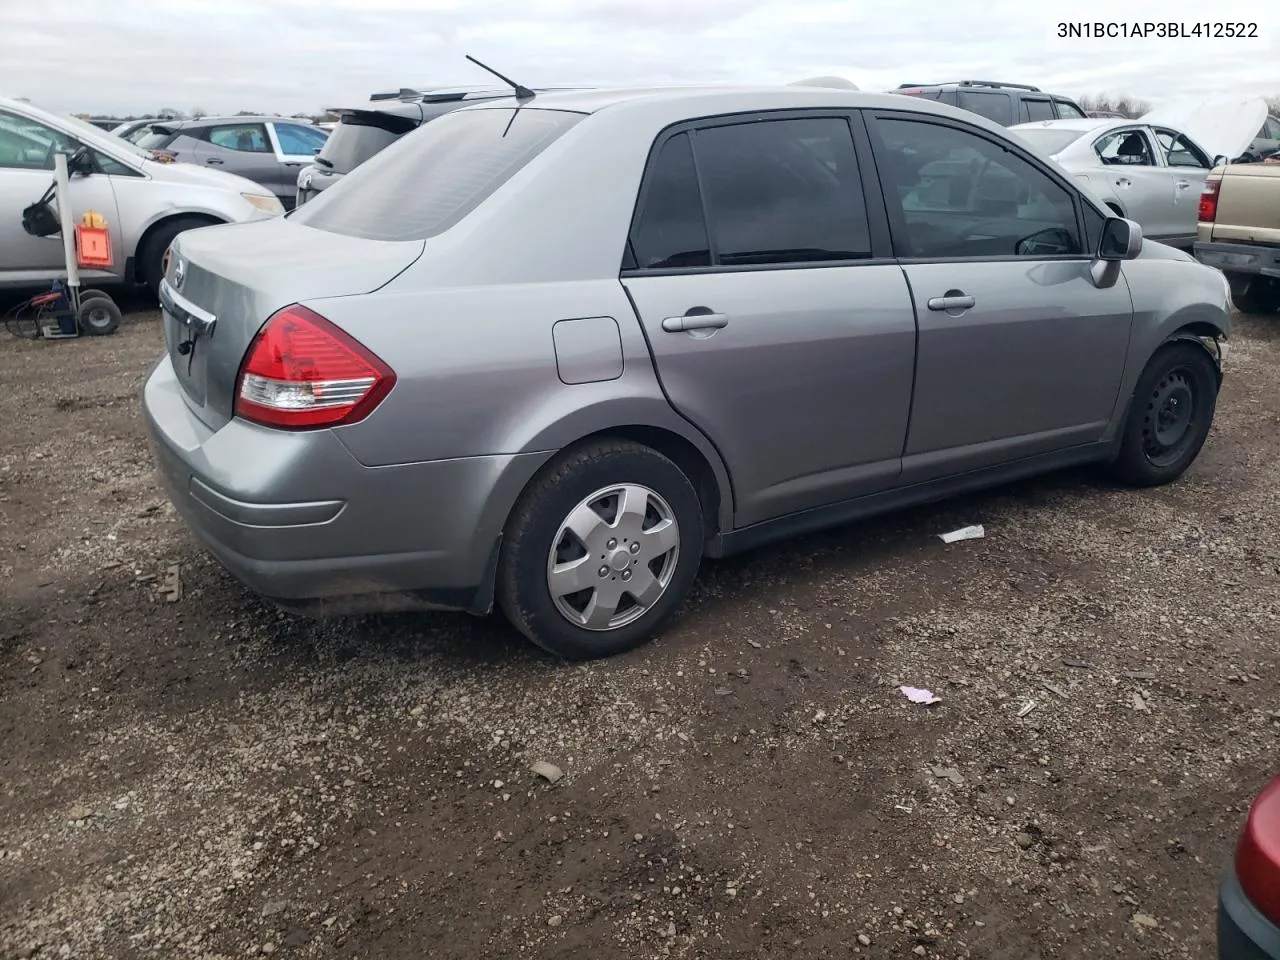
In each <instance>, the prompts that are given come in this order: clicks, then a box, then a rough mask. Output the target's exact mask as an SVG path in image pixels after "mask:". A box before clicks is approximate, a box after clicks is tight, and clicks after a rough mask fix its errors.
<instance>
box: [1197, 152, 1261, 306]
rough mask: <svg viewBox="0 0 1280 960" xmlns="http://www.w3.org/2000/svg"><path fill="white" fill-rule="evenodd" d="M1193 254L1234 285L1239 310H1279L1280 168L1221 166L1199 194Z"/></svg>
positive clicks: (1238, 165)
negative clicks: (1217, 270) (1197, 222)
mask: <svg viewBox="0 0 1280 960" xmlns="http://www.w3.org/2000/svg"><path fill="white" fill-rule="evenodd" d="M1198 216H1199V224H1198V225H1197V227H1196V242H1195V255H1196V259H1197V260H1199V261H1200V262H1201V263H1205V264H1208V265H1209V266H1211V267H1217V268H1218V269H1219V270H1221V271H1222V272H1223V273H1225V274H1226V275H1227V279H1228V280H1229V281H1230V282H1231V296H1232V298H1233V299H1234V300H1235V302H1236V306H1238V307H1239V308H1240V309H1241V310H1244V311H1247V312H1249V313H1275V312H1276V311H1277V310H1280V164H1277V163H1233V164H1230V165H1227V166H1222V167H1217V168H1215V169H1214V170H1213V172H1212V173H1210V174H1209V176H1208V178H1207V179H1206V180H1205V182H1204V186H1203V188H1202V191H1201V195H1200V206H1199V214H1198Z"/></svg>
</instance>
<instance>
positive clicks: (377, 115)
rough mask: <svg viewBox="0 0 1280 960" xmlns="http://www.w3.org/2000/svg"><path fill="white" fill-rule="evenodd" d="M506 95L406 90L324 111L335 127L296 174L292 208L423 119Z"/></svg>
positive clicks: (500, 90) (499, 91)
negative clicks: (333, 117)
mask: <svg viewBox="0 0 1280 960" xmlns="http://www.w3.org/2000/svg"><path fill="white" fill-rule="evenodd" d="M535 92H537V93H542V92H545V91H543V90H536V91H535ZM509 96H511V88H510V87H448V88H433V89H427V90H417V89H410V88H407V87H405V88H401V89H400V90H399V91H397V92H396V93H375V94H374V95H373V96H371V97H370V98H369V105H368V106H363V107H350V108H331V109H330V110H329V113H332V114H337V115H338V123H337V125H336V126H335V127H334V128H333V132H332V133H330V135H329V139H328V140H327V141H325V145H324V147H323V148H322V149H321V150H320V151H319V153H317V154H316V156H315V159H314V161H313V162H312V163H311V164H310V165H308V166H306V167H303V169H302V170H300V171H299V172H298V181H297V200H296V203H297V205H298V206H301V205H302V204H303V203H305V202H306V201H307V200H309V199H311V198H312V197H314V196H315V195H316V194H317V193H319V192H320V191H322V190H324V189H325V188H326V187H331V186H333V184H335V183H337V182H338V181H339V180H341V179H342V177H343V176H344V175H345V174H348V173H350V172H351V171H352V170H354V169H355V168H356V167H358V166H359V165H360V164H362V163H364V162H365V161H366V160H368V159H369V158H370V157H372V156H373V155H374V154H375V153H378V152H379V151H380V150H382V149H384V148H385V147H387V146H389V145H390V144H392V143H394V142H395V141H397V140H399V139H400V138H401V137H403V136H404V135H405V134H406V133H408V132H409V131H410V130H416V129H417V128H418V127H420V126H422V125H423V124H424V123H426V122H427V121H428V120H434V119H435V118H436V117H440V116H444V114H446V113H449V112H450V111H451V110H457V109H458V108H459V107H465V106H466V105H467V104H469V103H475V102H476V101H477V100H496V99H499V98H502V97H509Z"/></svg>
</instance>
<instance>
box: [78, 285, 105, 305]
mask: <svg viewBox="0 0 1280 960" xmlns="http://www.w3.org/2000/svg"><path fill="white" fill-rule="evenodd" d="M94 297H106V298H107V299H108V300H110V299H111V295H110V294H108V293H107V292H106V291H105V290H95V289H93V288H92V287H84V288H81V290H80V302H81V303H84V302H85V301H86V300H92V299H93V298H94Z"/></svg>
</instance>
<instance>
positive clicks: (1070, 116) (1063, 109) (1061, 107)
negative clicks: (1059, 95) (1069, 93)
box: [1054, 100, 1084, 120]
mask: <svg viewBox="0 0 1280 960" xmlns="http://www.w3.org/2000/svg"><path fill="white" fill-rule="evenodd" d="M1054 103H1056V104H1057V105H1058V116H1059V117H1061V118H1062V119H1064V120H1083V119H1084V112H1083V111H1082V110H1081V109H1080V108H1079V107H1077V106H1076V105H1075V104H1074V103H1072V102H1071V101H1070V100H1055V101H1054Z"/></svg>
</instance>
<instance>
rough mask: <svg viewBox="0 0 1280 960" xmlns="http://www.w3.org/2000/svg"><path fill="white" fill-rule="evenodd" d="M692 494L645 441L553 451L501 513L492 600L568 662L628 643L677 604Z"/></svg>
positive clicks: (695, 543) (697, 508)
mask: <svg viewBox="0 0 1280 960" xmlns="http://www.w3.org/2000/svg"><path fill="white" fill-rule="evenodd" d="M702 546H703V520H702V506H701V503H700V502H699V500H698V494H697V492H696V491H695V490H694V487H693V484H692V483H690V482H689V478H688V477H686V476H685V474H684V473H683V472H682V471H681V470H680V468H679V467H677V466H676V465H675V464H674V463H672V462H671V461H670V460H668V459H667V458H666V457H664V456H663V455H662V454H660V453H658V452H657V451H656V450H653V449H651V448H649V447H645V446H643V445H641V444H637V443H631V442H629V441H622V440H617V441H602V442H599V443H594V444H591V445H590V446H587V447H583V448H582V449H579V450H576V451H573V452H571V453H569V454H567V455H566V456H564V457H562V458H560V459H559V460H557V461H554V462H553V463H552V464H551V465H550V466H548V467H547V468H545V469H544V470H543V472H542V473H541V474H540V475H539V476H538V477H537V478H536V479H535V480H534V481H533V483H532V484H531V485H530V487H529V489H528V490H526V491H525V493H524V495H523V496H522V497H521V499H520V502H519V503H518V504H517V505H516V507H515V510H514V511H513V512H512V516H511V520H510V521H509V522H508V524H507V530H506V534H505V537H504V541H503V548H502V558H501V562H500V564H499V569H498V602H499V604H500V605H501V607H502V610H503V612H504V613H505V614H506V616H507V618H508V619H509V620H510V621H511V622H512V624H514V625H515V627H516V628H517V629H518V630H519V631H520V632H521V633H523V634H524V635H525V636H526V637H528V638H529V639H530V640H532V641H533V642H534V643H536V644H537V645H538V646H540V647H542V648H543V649H544V650H547V651H548V652H550V653H553V654H555V655H557V656H560V657H563V658H565V659H567V660H589V659H594V658H597V657H607V656H611V655H613V654H616V653H622V652H623V651H626V650H630V649H632V648H634V647H637V646H640V645H641V644H642V643H644V642H646V641H647V640H649V639H650V638H651V637H652V636H653V634H654V633H655V631H657V630H658V629H659V628H660V627H661V626H662V625H663V623H665V622H666V621H667V620H668V619H669V618H670V617H671V615H672V614H673V613H674V612H675V611H676V609H677V608H678V607H679V606H680V604H681V602H682V601H683V600H684V598H685V596H686V595H687V594H688V592H689V588H690V587H691V586H692V585H693V581H694V577H695V576H696V575H697V572H698V564H699V561H700V560H701V557H702Z"/></svg>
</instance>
